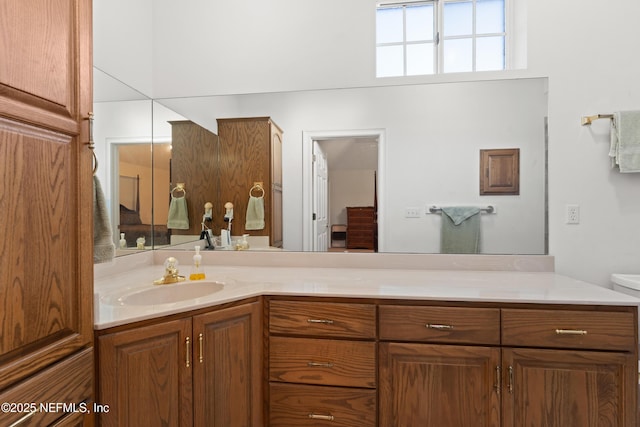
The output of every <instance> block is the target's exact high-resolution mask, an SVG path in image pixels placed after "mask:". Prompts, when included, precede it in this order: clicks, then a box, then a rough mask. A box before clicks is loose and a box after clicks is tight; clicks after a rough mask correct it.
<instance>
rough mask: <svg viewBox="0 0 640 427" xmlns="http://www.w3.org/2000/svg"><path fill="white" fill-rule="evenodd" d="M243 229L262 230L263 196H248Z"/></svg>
mask: <svg viewBox="0 0 640 427" xmlns="http://www.w3.org/2000/svg"><path fill="white" fill-rule="evenodd" d="M244 229H245V230H262V229H264V198H263V197H254V196H250V197H249V203H248V204H247V217H246V222H245V226H244Z"/></svg>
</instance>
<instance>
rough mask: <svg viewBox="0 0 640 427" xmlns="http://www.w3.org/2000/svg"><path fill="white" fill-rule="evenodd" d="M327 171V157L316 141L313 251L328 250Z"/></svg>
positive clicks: (314, 152) (314, 156) (314, 157)
mask: <svg viewBox="0 0 640 427" xmlns="http://www.w3.org/2000/svg"><path fill="white" fill-rule="evenodd" d="M328 217H329V170H328V167H327V155H326V154H325V152H324V151H323V150H322V147H321V146H320V143H319V142H318V141H313V230H314V231H313V236H314V241H313V251H314V252H326V251H327V249H328V248H329V218H328Z"/></svg>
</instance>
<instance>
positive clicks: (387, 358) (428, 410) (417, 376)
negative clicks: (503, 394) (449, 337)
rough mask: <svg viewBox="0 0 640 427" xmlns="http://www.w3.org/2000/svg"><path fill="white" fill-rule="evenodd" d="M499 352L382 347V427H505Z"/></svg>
mask: <svg viewBox="0 0 640 427" xmlns="http://www.w3.org/2000/svg"><path fill="white" fill-rule="evenodd" d="M499 363H500V349H499V348H497V347H470V346H443V345H429V344H401V343H380V378H379V383H380V387H379V393H380V398H379V402H380V413H379V417H380V425H381V426H385V427H406V426H421V427H484V426H487V427H488V426H491V427H498V426H500V405H499V395H498V394H499V381H498V376H497V367H498V366H499Z"/></svg>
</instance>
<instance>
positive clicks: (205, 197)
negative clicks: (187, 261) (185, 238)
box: [159, 120, 224, 236]
mask: <svg viewBox="0 0 640 427" xmlns="http://www.w3.org/2000/svg"><path fill="white" fill-rule="evenodd" d="M170 123H171V189H173V188H175V186H176V185H177V184H178V183H184V184H185V190H186V191H187V197H186V199H187V209H188V211H189V229H188V230H180V229H171V230H170V232H171V234H172V235H185V234H186V235H198V236H199V235H200V231H201V230H202V226H201V223H202V215H203V214H204V204H205V203H206V202H211V203H213V209H214V212H213V215H214V217H216V216H217V217H221V216H222V215H224V208H223V205H224V202H222V203H220V201H219V200H217V197H216V196H217V194H218V191H219V188H220V171H219V169H218V155H219V153H218V149H219V147H218V136H217V135H216V134H214V133H213V132H210V131H208V130H207V129H205V128H203V127H202V126H200V125H198V124H196V123H193V122H191V121H188V120H180V121H172V122H170ZM169 190H170V189H167V193H165V194H161V195H159V197H161V198H163V199H164V200H167V210H168V209H169V201H170V200H171V198H170V195H169ZM211 225H212V224H207V226H209V227H211ZM216 232H217V233H218V234H219V230H216Z"/></svg>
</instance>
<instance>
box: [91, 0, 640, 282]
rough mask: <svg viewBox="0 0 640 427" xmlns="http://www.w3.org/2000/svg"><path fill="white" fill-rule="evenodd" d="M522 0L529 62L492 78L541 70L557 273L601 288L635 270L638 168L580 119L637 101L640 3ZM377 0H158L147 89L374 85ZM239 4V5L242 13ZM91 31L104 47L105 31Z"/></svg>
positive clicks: (602, 128) (601, 129)
mask: <svg viewBox="0 0 640 427" xmlns="http://www.w3.org/2000/svg"><path fill="white" fill-rule="evenodd" d="M140 1H141V2H142V3H147V2H148V1H150V0H140ZM104 3H106V2H104ZM120 3H124V2H123V1H122V0H121V1H120ZM526 3H527V5H526V10H527V33H528V41H527V51H528V59H527V64H528V70H527V71H525V72H507V73H502V74H499V75H502V76H504V77H509V78H511V77H514V76H519V77H522V76H541V77H548V79H549V138H550V141H549V189H550V191H549V210H550V219H549V233H550V237H549V239H550V254H551V255H554V256H555V257H556V270H557V271H558V272H559V273H563V274H567V275H569V276H573V277H576V278H579V279H584V280H587V281H590V282H593V283H597V284H602V285H607V284H608V282H609V276H610V274H611V273H612V272H638V270H640V225H639V222H640V197H638V196H640V191H639V190H638V189H639V188H640V187H639V186H640V175H637V174H630V175H621V174H619V173H617V172H615V171H612V170H611V169H610V168H609V162H608V159H607V146H606V145H607V133H608V129H607V124H606V123H599V122H597V123H596V124H594V125H593V126H592V127H591V128H585V127H581V126H580V125H579V122H580V116H582V115H586V114H595V113H611V112H613V111H618V110H625V109H640V80H638V78H637V76H638V75H640V57H639V56H638V55H637V54H636V52H637V50H638V40H640V26H639V25H637V22H636V21H637V17H638V16H640V2H638V1H637V0H615V1H611V2H604V3H603V2H601V1H596V0H565V1H562V2H557V1H553V0H535V1H533V0H528V1H527V2H526ZM126 4H127V6H129V5H130V4H131V1H127V2H126ZM374 4H375V1H374V0H350V1H348V2H345V1H341V0H324V1H322V2H320V1H305V2H291V1H286V0H274V1H270V2H249V1H248V0H243V1H242V0H237V1H235V2H226V1H222V0H215V1H211V0H207V1H205V0H193V1H190V2H187V3H186V4H185V3H184V2H182V3H178V2H170V1H168V0H162V1H160V0H156V1H155V2H154V23H153V31H154V41H153V49H154V56H153V62H154V65H155V69H154V72H153V73H152V74H153V89H154V96H155V97H164V96H190V95H213V94H219V93H239V92H243V93H246V92H261V91H273V90H296V89H319V88H329V87H356V86H367V85H376V84H378V82H376V81H374V79H373V75H374V69H373V67H374V61H373V54H374V52H373V42H374V8H373V5H374ZM233 5H236V6H237V8H236V6H233ZM94 8H95V5H94ZM336 11H338V12H339V13H336ZM239 12H244V13H242V14H241V15H242V16H238V13H239ZM122 13H125V12H122ZM235 18H241V19H235ZM111 22H118V21H117V19H116V20H112V21H111ZM147 30H148V26H144V25H143V26H139V27H137V28H136V32H137V33H140V34H139V36H141V37H143V38H144V37H146V35H147V34H148V33H147V32H146V31H147ZM256 34H257V35H256ZM96 37H97V38H98V39H100V40H101V42H100V46H103V42H104V39H103V38H101V36H100V34H97V35H96ZM112 41H114V42H115V41H117V40H112ZM129 41H130V42H131V41H132V40H129ZM118 49H119V52H120V53H121V54H122V56H121V59H122V60H121V63H120V64H118V65H117V66H116V67H115V69H117V70H119V71H123V72H124V75H125V76H124V78H122V80H124V81H125V82H127V83H129V84H132V85H133V83H132V82H130V81H127V80H128V76H127V74H128V73H130V74H131V75H132V76H133V77H132V80H135V76H137V75H138V74H139V71H140V67H136V66H137V65H138V64H137V61H135V60H133V59H135V58H132V57H131V55H128V51H129V49H130V47H129V46H128V45H127V44H126V43H123V44H122V45H120V46H118ZM115 59H116V60H117V59H118V58H115ZM131 64H134V66H133V67H131ZM142 68H144V69H145V71H148V69H146V68H145V67H142ZM105 71H109V70H105ZM494 77H495V74H482V75H477V76H436V77H430V78H408V79H404V80H401V81H402V82H406V83H416V82H425V81H426V82H431V83H439V82H442V81H447V80H452V79H453V80H455V79H465V78H467V79H468V78H473V79H475V78H494ZM397 82H398V81H396V80H385V82H384V83H383V84H390V83H397ZM434 86H438V85H434ZM447 98H448V97H447V96H446V95H445V99H447ZM566 204H579V205H580V208H581V217H582V218H581V220H582V221H581V223H580V224H579V225H566V224H564V210H565V206H566Z"/></svg>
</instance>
